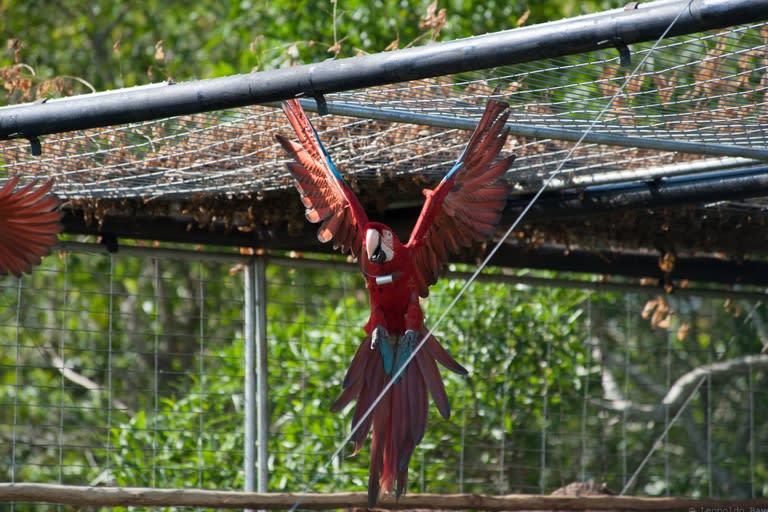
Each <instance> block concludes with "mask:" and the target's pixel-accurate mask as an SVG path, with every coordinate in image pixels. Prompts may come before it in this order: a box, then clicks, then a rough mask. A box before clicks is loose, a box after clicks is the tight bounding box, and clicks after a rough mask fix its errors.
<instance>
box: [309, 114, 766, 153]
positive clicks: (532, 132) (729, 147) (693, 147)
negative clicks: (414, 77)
mask: <svg viewBox="0 0 768 512" xmlns="http://www.w3.org/2000/svg"><path fill="white" fill-rule="evenodd" d="M301 106H302V108H304V109H305V110H310V111H317V105H316V103H315V102H314V101H310V100H302V101H301ZM326 107H327V111H328V113H329V114H334V115H339V116H349V117H360V118H366V119H376V120H379V121H389V122H396V123H409V124H418V125H425V126H436V127H440V128H449V129H461V130H474V129H475V127H476V126H477V119H468V118H457V117H451V116H441V115H434V114H424V113H421V112H410V111H406V110H394V109H382V108H378V107H366V106H362V105H353V104H350V103H337V102H329V103H326ZM507 127H508V128H509V131H510V133H513V134H515V135H520V136H521V137H531V138H539V139H555V140H567V141H571V142H576V141H579V140H581V141H583V142H584V143H590V144H605V145H606V146H619V147H627V148H642V149H655V150H657V151H675V152H678V153H692V154H696V155H713V156H728V157H741V158H744V159H755V160H765V161H768V149H765V148H759V147H749V146H738V145H735V144H717V143H712V142H689V141H684V140H668V139H661V138H659V137H653V136H651V137H647V136H643V137H640V136H634V135H616V134H614V133H601V132H599V131H593V132H591V133H589V134H587V135H586V136H584V134H583V132H582V131H580V130H571V129H568V128H550V127H547V126H537V125H535V124H522V123H511V122H508V123H507ZM665 136H666V134H665Z"/></svg>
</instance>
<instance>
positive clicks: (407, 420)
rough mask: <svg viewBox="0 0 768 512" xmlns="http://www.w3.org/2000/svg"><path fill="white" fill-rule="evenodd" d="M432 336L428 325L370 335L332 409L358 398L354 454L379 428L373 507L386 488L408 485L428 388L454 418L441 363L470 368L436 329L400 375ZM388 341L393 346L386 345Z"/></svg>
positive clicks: (373, 449)
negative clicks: (445, 345)
mask: <svg viewBox="0 0 768 512" xmlns="http://www.w3.org/2000/svg"><path fill="white" fill-rule="evenodd" d="M426 335H427V331H426V329H424V328H423V327H422V329H421V330H420V331H419V332H417V333H413V334H411V335H408V334H406V335H404V336H400V337H399V338H398V337H395V336H388V335H384V336H381V335H379V336H377V337H374V336H371V335H369V336H367V337H366V338H365V339H364V340H363V342H362V344H361V345H360V347H359V348H358V350H357V353H356V354H355V356H354V357H353V358H352V362H351V363H350V366H349V369H348V370H347V374H346V376H345V378H344V383H343V387H344V390H343V391H342V393H341V395H340V396H339V398H338V399H337V400H336V402H335V403H334V404H333V405H332V406H331V411H334V412H337V411H339V410H341V409H342V408H343V407H344V406H346V405H347V404H348V403H350V402H351V401H352V400H355V399H356V400H357V404H356V405H355V411H354V414H353V416H352V428H353V432H352V436H351V440H352V441H353V442H354V444H355V449H354V454H357V453H358V452H359V451H360V449H361V448H362V445H363V443H364V442H365V439H366V438H367V437H368V432H369V431H371V429H372V430H373V434H372V436H371V462H370V472H369V477H368V505H369V506H370V507H373V506H374V505H375V504H376V501H377V500H378V497H379V495H380V494H381V493H391V492H392V490H393V488H394V490H395V493H396V496H397V497H399V496H400V495H401V494H403V493H404V492H405V490H406V489H407V487H408V463H409V462H410V460H411V455H412V454H413V450H414V449H415V448H416V446H417V445H418V444H419V443H420V442H421V440H422V438H423V437H424V431H425V430H426V427H427V412H428V408H429V399H428V397H427V392H429V394H431V395H432V400H433V401H434V402H435V405H436V406H437V409H438V411H440V415H441V416H442V417H443V418H445V419H448V418H449V417H450V414H451V411H450V406H449V403H448V396H447V395H446V393H445V386H443V380H442V378H441V376H440V370H439V369H438V367H437V363H438V362H439V363H440V364H441V365H443V366H444V367H445V368H447V369H449V370H451V371H453V372H455V373H458V374H461V375H466V373H467V370H466V369H464V367H463V366H461V365H460V364H459V363H457V362H456V361H455V360H454V359H453V357H451V355H450V354H448V352H447V351H446V350H445V349H444V348H443V347H442V346H441V345H440V343H439V342H438V341H437V339H435V337H434V336H432V335H431V334H430V335H429V336H428V338H427V341H426V343H425V344H424V346H423V347H422V350H419V351H418V352H417V353H416V355H415V356H414V357H413V359H412V360H411V361H410V362H409V363H408V365H407V366H405V369H404V370H403V371H402V373H401V374H400V375H399V376H395V375H396V374H397V372H398V369H399V368H401V367H402V366H403V365H404V363H405V360H406V359H407V357H408V356H409V355H410V354H411V353H412V352H413V349H414V348H415V346H416V345H417V344H418V343H419V342H420V341H421V340H422V339H423V338H424V336H426ZM374 338H375V339H374ZM383 344H388V345H389V346H388V347H387V348H386V349H384V348H381V346H382V345H383ZM391 354H394V355H391ZM393 360H394V361H395V362H394V363H392V361H393ZM393 376H395V382H394V384H392V386H391V387H390V388H389V389H388V390H387V392H386V393H384V395H383V396H382V397H381V400H379V402H378V403H377V404H376V405H375V406H374V407H373V411H372V413H370V414H367V415H366V413H367V411H368V409H369V408H371V406H372V404H373V403H374V402H375V400H376V399H377V398H378V397H379V396H380V395H381V394H382V392H383V390H384V388H385V387H386V385H387V384H388V383H389V382H390V381H391V380H392V377H393ZM363 416H366V417H365V418H363Z"/></svg>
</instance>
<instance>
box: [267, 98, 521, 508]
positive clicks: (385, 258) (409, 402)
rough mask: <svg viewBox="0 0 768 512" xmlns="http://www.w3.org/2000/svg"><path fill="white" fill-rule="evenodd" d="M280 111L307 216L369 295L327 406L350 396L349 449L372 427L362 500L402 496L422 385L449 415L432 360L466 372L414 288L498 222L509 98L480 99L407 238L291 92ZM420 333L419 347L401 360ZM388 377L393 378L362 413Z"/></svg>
mask: <svg viewBox="0 0 768 512" xmlns="http://www.w3.org/2000/svg"><path fill="white" fill-rule="evenodd" d="M283 111H284V112H285V114H286V116H287V117H288V121H289V122H290V124H291V127H292V128H293V130H294V131H295V132H296V135H297V137H298V138H299V143H296V142H293V141H291V140H289V139H288V138H286V137H284V136H282V135H278V136H277V140H278V141H279V142H280V144H281V145H282V146H283V148H284V149H285V150H286V151H287V152H288V153H289V154H290V155H291V156H292V157H293V161H292V162H290V163H289V164H288V169H289V170H290V173H291V175H292V176H293V178H294V180H295V185H296V188H297V189H298V191H299V193H300V194H301V200H302V202H303V203H304V206H305V207H306V216H307V219H308V220H309V221H310V222H313V223H319V224H320V228H319V231H318V234H317V236H318V239H319V240H320V241H321V242H333V245H334V248H337V249H340V250H341V252H346V251H351V252H352V254H353V255H354V256H355V257H356V258H357V259H358V260H359V262H360V267H361V270H362V272H363V275H364V276H365V279H366V285H367V288H368V293H369V296H370V303H371V315H370V318H369V320H368V323H367V324H366V325H365V333H366V337H365V339H364V340H363V342H362V344H361V345H360V347H359V348H358V350H357V353H356V354H355V356H354V357H353V359H352V362H351V363H350V366H349V369H348V370H347V374H346V376H345V377H344V382H343V391H342V393H341V396H340V397H339V398H338V400H337V401H336V402H335V403H334V404H333V406H332V407H331V410H332V411H334V412H335V411H338V410H340V409H341V408H343V407H344V406H345V405H347V404H348V403H349V402H350V401H352V400H353V399H357V404H356V406H355V412H354V415H353V418H352V425H353V428H354V425H357V424H358V422H360V421H362V423H361V425H360V426H359V428H357V430H356V431H354V433H353V435H352V441H353V442H354V443H355V453H357V452H359V451H360V449H361V447H362V445H363V442H364V441H365V439H366V438H367V437H368V432H369V431H370V430H371V428H372V429H373V434H372V441H371V461H370V474H369V480H368V502H369V505H370V506H373V505H374V504H375V503H376V500H377V499H378V497H379V493H380V492H391V491H392V488H393V486H395V488H396V493H397V496H400V494H402V493H403V492H404V491H405V490H406V488H407V482H408V462H409V460H410V458H411V455H412V454H413V450H414V449H415V447H416V445H418V444H419V443H420V442H421V439H422V437H423V436H424V431H425V429H426V424H427V412H428V397H427V392H429V393H430V394H431V395H432V399H433V400H434V402H435V405H436V406H437V409H438V410H439V411H440V414H441V415H442V416H443V418H446V419H448V417H449V416H450V407H449V404H448V397H447V396H446V393H445V387H444V386H443V381H442V378H441V376H440V370H439V369H438V367H437V364H436V362H439V363H440V364H442V365H443V366H444V367H445V368H447V369H449V370H451V371H453V372H456V373H458V374H466V373H467V371H466V370H465V369H464V367H462V366H461V365H460V364H459V363H457V362H456V361H455V360H454V359H453V357H451V356H450V355H449V354H448V352H446V350H445V349H444V348H443V347H442V346H441V345H440V343H439V342H438V341H437V340H436V339H435V337H434V336H432V335H431V334H428V332H429V331H428V330H427V328H426V327H425V326H424V314H423V313H422V310H421V306H420V304H419V297H426V296H427V295H428V294H429V286H430V285H432V284H434V283H435V282H436V281H437V278H438V276H439V275H440V274H442V272H443V271H444V269H445V267H446V264H447V262H448V255H449V254H451V253H456V252H457V251H458V250H459V249H460V248H461V247H467V246H469V245H471V244H472V243H474V242H483V241H486V240H488V239H489V238H490V237H491V236H492V235H493V233H494V232H495V230H496V225H497V224H498V222H499V220H500V217H501V212H502V210H503V209H504V206H505V205H506V202H507V196H508V194H509V190H508V186H507V185H505V184H504V183H503V182H502V181H501V179H500V178H501V177H502V176H503V175H504V173H505V172H506V171H507V169H508V168H509V167H510V165H511V164H512V161H513V160H514V156H508V157H506V158H498V155H499V152H500V151H501V149H502V147H503V146H504V143H505V141H506V139H507V134H508V129H506V128H505V123H506V121H507V118H508V117H509V106H508V105H507V104H506V103H505V102H502V101H499V100H495V99H491V100H490V101H489V102H488V104H487V106H486V108H485V112H484V113H483V116H482V118H481V119H480V122H479V124H478V125H477V127H476V129H475V131H474V133H473V134H472V136H471V138H470V139H469V143H468V145H467V147H466V149H464V151H463V152H462V154H461V156H459V158H458V161H457V162H456V164H455V165H454V166H453V168H451V170H450V171H448V173H447V174H446V175H445V177H444V178H443V179H442V181H441V182H440V183H439V184H438V185H437V187H435V188H434V190H430V189H425V190H424V195H425V196H426V201H425V203H424V206H423V208H422V210H421V215H419V218H418V219H417V220H416V225H415V227H414V228H413V231H412V232H411V237H410V239H409V240H408V242H407V243H405V244H404V243H402V242H401V241H400V240H399V239H398V237H397V235H396V234H395V233H394V232H393V230H392V229H391V228H389V227H388V226H386V225H384V224H381V223H379V222H371V221H369V220H368V217H367V215H366V214H365V211H364V210H363V208H362V206H361V205H360V203H359V201H358V199H357V197H355V194H354V193H353V191H352V190H351V189H350V188H349V186H348V185H347V184H346V183H345V181H344V178H343V177H342V176H341V174H340V173H339V171H338V169H337V168H336V166H335V165H334V164H333V162H332V160H331V157H330V155H329V154H328V152H327V150H326V149H325V147H324V146H323V144H322V142H320V138H319V136H318V134H317V132H316V131H315V129H314V127H313V126H312V124H311V123H310V122H309V119H308V118H307V116H306V114H305V113H304V110H303V109H302V107H301V104H300V103H299V101H298V100H295V99H294V100H290V101H287V102H284V103H283ZM425 336H426V337H427V339H426V342H425V343H424V345H423V347H422V350H418V351H417V352H416V355H415V356H413V358H412V359H411V360H410V362H409V363H408V364H407V366H406V361H408V358H409V357H411V354H412V353H413V352H414V349H415V348H416V346H417V345H418V344H419V343H420V342H421V341H422V340H423V339H424V337H425ZM401 369H402V371H401ZM393 377H394V378H395V382H394V383H393V385H392V386H391V387H390V388H389V390H388V391H387V392H386V394H385V395H384V397H383V398H382V399H381V401H380V402H379V403H378V404H377V405H376V406H375V408H374V410H373V412H372V414H370V415H368V416H367V418H365V419H363V416H364V414H365V412H366V411H367V410H368V409H369V407H370V406H371V404H372V403H373V402H374V401H375V400H376V398H377V396H378V395H379V394H380V393H381V392H382V390H383V389H384V387H385V386H386V385H387V383H388V382H389V381H390V380H391V379H392V378H393Z"/></svg>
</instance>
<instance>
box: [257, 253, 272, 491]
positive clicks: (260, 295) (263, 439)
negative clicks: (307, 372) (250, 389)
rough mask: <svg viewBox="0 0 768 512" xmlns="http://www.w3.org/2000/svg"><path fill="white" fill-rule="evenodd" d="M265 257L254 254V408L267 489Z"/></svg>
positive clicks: (261, 486) (260, 474) (261, 481)
mask: <svg viewBox="0 0 768 512" xmlns="http://www.w3.org/2000/svg"><path fill="white" fill-rule="evenodd" d="M266 266H267V264H266V259H265V258H264V257H262V256H257V257H256V258H255V269H254V270H255V276H254V278H255V282H256V295H255V297H256V304H255V310H254V314H255V319H256V412H257V420H258V424H257V441H258V446H257V457H256V458H257V462H258V466H257V486H256V490H257V491H258V492H267V481H268V479H269V478H268V477H269V474H268V468H267V443H268V441H269V407H268V405H269V402H268V400H267V278H266Z"/></svg>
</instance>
